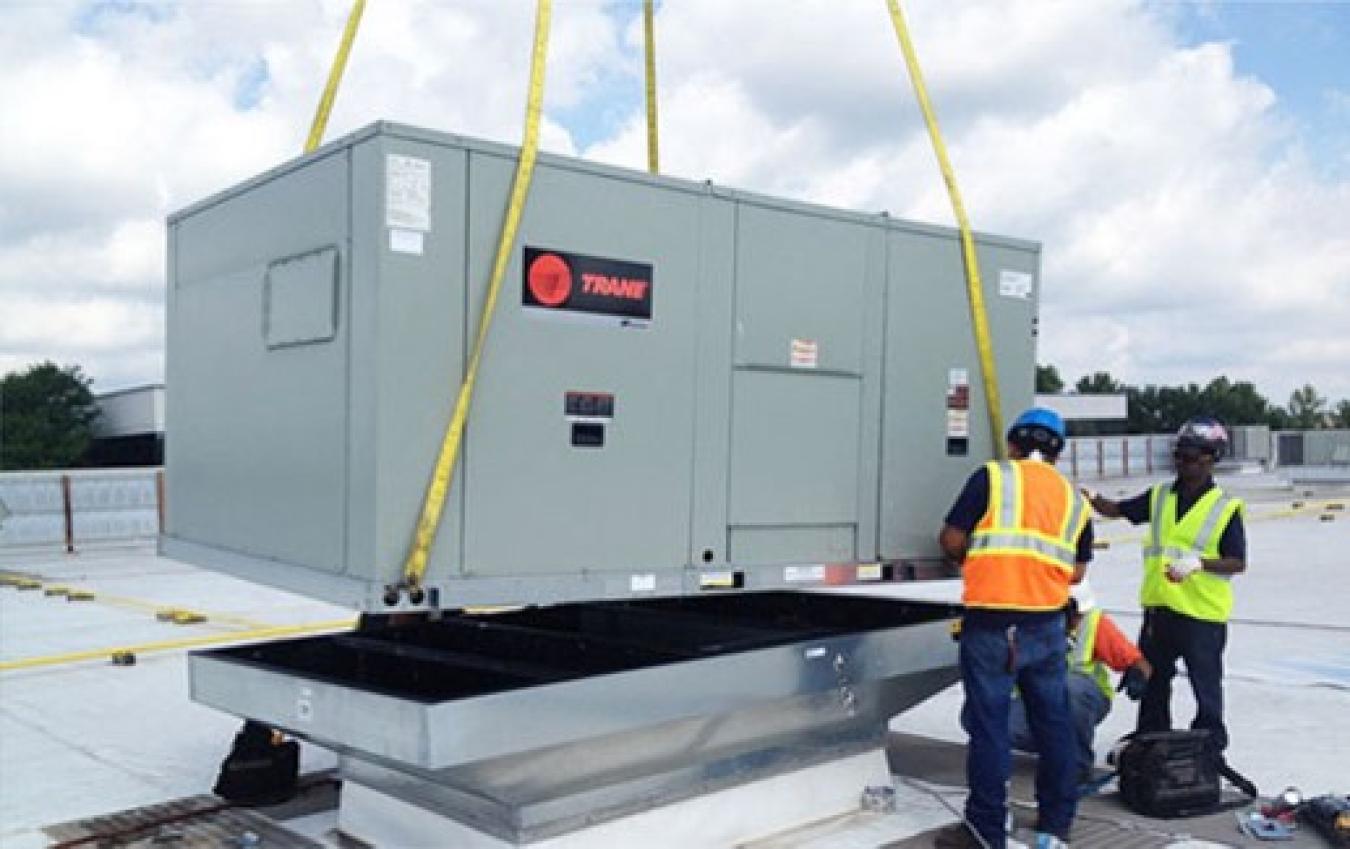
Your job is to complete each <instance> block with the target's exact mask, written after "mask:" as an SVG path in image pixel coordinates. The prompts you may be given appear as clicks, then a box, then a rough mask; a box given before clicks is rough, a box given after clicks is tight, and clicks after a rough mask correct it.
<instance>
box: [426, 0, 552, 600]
mask: <svg viewBox="0 0 1350 849" xmlns="http://www.w3.org/2000/svg"><path fill="white" fill-rule="evenodd" d="M549 16H550V3H549V0H539V10H538V13H537V16H536V18H535V30H534V56H533V58H532V59H531V65H530V90H529V99H528V103H527V105H526V108H525V141H524V144H522V145H521V148H520V161H519V163H518V164H517V166H516V179H515V184H514V185H513V186H512V188H511V202H510V206H509V207H508V208H507V211H506V219H505V221H503V223H502V233H501V239H500V240H499V241H498V243H497V259H496V261H495V262H494V263H493V266H492V278H491V280H490V282H489V283H488V292H487V299H486V300H485V301H484V302H483V314H482V316H481V317H480V318H479V321H478V336H477V338H476V339H475V340H474V345H473V354H472V355H471V356H470V358H469V367H468V370H467V371H466V373H465V375H464V382H463V384H461V385H460V387H459V397H458V399H457V400H456V401H455V413H454V415H453V416H452V417H451V419H450V424H449V426H448V427H447V428H446V430H445V437H444V438H443V439H442V440H441V450H440V454H439V455H438V456H437V458H436V468H435V470H434V471H433V473H432V476H431V482H430V483H428V484H427V492H426V496H425V497H424V498H423V500H422V514H421V517H420V518H419V519H418V521H417V531H416V534H415V536H414V537H413V543H412V547H411V548H410V550H409V551H408V556H407V559H406V561H405V562H404V565H403V585H404V587H405V588H406V589H407V590H408V591H409V594H410V595H414V594H417V593H420V587H421V585H422V576H423V575H424V574H425V573H426V570H427V558H428V556H429V554H430V551H431V545H432V543H433V542H434V541H435V539H436V532H437V530H438V529H439V527H440V523H441V512H442V511H443V510H444V509H445V498H446V496H447V495H448V494H449V490H450V477H451V475H453V474H454V471H455V460H456V459H457V458H458V456H459V445H460V442H461V441H462V440H463V437H464V425H465V422H466V420H467V419H468V415H469V401H470V400H471V399H472V397H473V387H474V383H475V381H476V380H477V378H478V365H479V363H480V362H481V361H482V358H483V348H484V346H485V344H486V342H487V336H488V328H489V327H490V326H491V324H492V314H493V312H494V311H495V308H496V305H497V295H498V293H499V292H500V291H501V284H502V278H503V277H504V276H505V274H506V266H507V264H508V263H509V261H510V259H511V251H512V247H513V246H514V245H515V241H516V230H517V229H518V228H519V226H520V216H521V212H522V210H523V209H524V207H525V198H526V196H527V195H528V194H529V190H530V179H531V177H532V176H533V175H534V161H535V157H536V155H537V154H538V151H539V116H540V111H541V110H542V108H543V102H544V60H545V57H546V56H547V54H548V28H549Z"/></svg>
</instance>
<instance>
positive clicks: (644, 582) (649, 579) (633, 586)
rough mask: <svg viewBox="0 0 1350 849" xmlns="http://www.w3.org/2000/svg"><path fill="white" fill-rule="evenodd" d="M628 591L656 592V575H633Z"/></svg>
mask: <svg viewBox="0 0 1350 849" xmlns="http://www.w3.org/2000/svg"><path fill="white" fill-rule="evenodd" d="M628 591H629V592H634V593H650V592H655V591H656V576H655V575H633V576H632V577H630V578H629V579H628Z"/></svg>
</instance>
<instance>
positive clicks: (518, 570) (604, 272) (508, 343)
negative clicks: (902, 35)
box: [464, 154, 701, 591]
mask: <svg viewBox="0 0 1350 849" xmlns="http://www.w3.org/2000/svg"><path fill="white" fill-rule="evenodd" d="M514 168H515V162H514V160H509V159H506V158H503V157H497V156H491V155H484V154H473V155H471V158H470V169H469V178H470V186H469V193H470V205H471V207H470V208H471V214H470V216H469V221H470V237H469V251H470V262H469V269H470V272H469V286H470V291H471V292H473V293H474V297H472V298H471V303H472V307H471V310H470V316H471V318H470V324H471V325H472V324H473V322H474V319H473V316H476V315H477V314H478V312H479V309H480V305H481V303H482V300H483V292H484V290H485V287H486V281H487V277H488V272H489V270H490V268H491V261H492V258H493V257H494V256H495V254H496V251H497V243H498V233H499V231H498V225H499V223H500V222H501V221H502V217H503V214H504V211H505V199H506V197H507V194H508V190H509V187H510V185H511V180H512V177H513V174H514ZM700 210H701V195H699V194H697V193H694V192H689V191H684V190H672V189H667V188H665V187H662V186H659V185H657V184H655V183H654V182H652V181H650V180H646V179H643V178H641V177H629V176H619V175H615V176H607V175H597V174H595V173H594V172H589V173H588V172H586V171H582V170H573V169H570V168H567V167H563V166H559V165H555V164H547V163H544V162H541V164H540V167H539V168H538V169H537V170H536V172H535V176H534V184H533V186H532V188H531V192H530V198H529V203H528V204H527V205H526V208H525V210H524V216H523V219H522V221H521V227H520V233H519V237H518V238H517V241H516V246H515V247H514V249H513V250H512V253H511V259H510V263H509V264H508V267H507V269H506V276H505V280H504V283H503V286H502V290H501V300H500V301H499V303H498V305H497V311H496V316H495V319H494V323H493V326H492V334H491V337H490V339H489V342H488V346H487V349H486V352H485V355H484V360H483V366H482V373H481V375H480V377H479V381H478V390H477V394H476V396H475V400H474V412H473V414H472V415H471V416H470V419H469V429H468V441H467V444H466V452H467V453H466V456H465V473H466V500H465V528H466V531H465V560H464V569H465V574H466V575H468V576H472V577H482V576H488V577H504V576H513V575H535V574H538V575H544V574H549V575H551V576H554V577H556V576H580V575H583V574H592V575H593V574H594V573H597V572H599V573H615V572H623V573H627V572H629V571H632V570H640V571H642V572H644V573H647V574H653V575H662V576H665V577H661V578H657V579H656V580H657V581H660V582H663V583H661V584H660V586H659V587H658V586H655V585H652V584H642V585H641V586H644V587H646V588H648V589H659V590H662V591H664V590H672V589H675V588H677V586H678V584H677V581H678V577H679V575H680V574H681V571H682V568H683V566H684V565H685V563H686V557H687V549H688V543H689V537H690V488H691V485H692V468H693V418H694V411H693V407H694V363H695V353H694V345H695V340H696V335H695V328H694V324H695V319H696V315H697V313H696V297H697V291H698V286H699V273H700V267H701V266H700V256H699V239H698V234H699V232H700V226H701V221H700ZM527 251H539V252H543V253H546V254H548V255H549V256H550V257H552V259H549V260H547V261H543V262H542V264H541V265H540V266H539V269H540V273H541V274H543V275H544V278H546V279H547V281H549V282H548V283H547V284H546V285H544V287H543V288H541V289H540V290H539V293H538V294H539V295H540V297H542V298H544V299H546V300H550V301H551V300H554V298H555V296H557V297H562V296H564V294H565V295H566V297H567V298H568V299H569V300H565V301H562V302H559V303H557V304H555V305H551V306H550V305H543V304H535V305H530V304H527V303H526V297H525V294H526V291H527V287H526V285H525V279H526V277H525V275H526V266H525V261H524V256H525V254H526V252H527ZM564 266H566V267H567V268H568V269H569V271H568V275H570V286H571V288H570V289H567V288H566V286H564V285H563V283H562V282H560V281H561V280H562V278H561V277H559V276H558V273H557V272H558V269H560V268H562V267H564ZM550 269H552V270H551V271H550ZM544 278H541V279H544ZM600 278H603V279H600ZM588 280H589V281H590V282H588ZM597 280H599V282H596V281H597ZM554 284H557V286H556V288H554ZM594 287H599V288H600V289H603V290H604V291H606V292H608V294H607V295H603V296H602V295H600V294H597V292H596V291H592V288H594ZM530 291H532V292H533V291H534V290H533V289H530ZM581 292H590V293H591V294H592V295H595V297H594V298H591V299H590V300H589V301H586V302H585V303H586V304H589V308H588V309H582V308H581V307H582V306H583V304H582V302H581V301H574V300H572V299H573V298H575V297H576V296H577V295H578V293H581ZM643 298H646V299H647V304H648V307H649V315H648V317H646V318H643V309H642V308H641V304H640V303H638V301H641V300H642V299H643ZM583 300H584V299H583ZM630 309H631V310H632V311H631V312H623V311H625V310H630ZM620 312H623V314H622V315H620V314H619V313H620Z"/></svg>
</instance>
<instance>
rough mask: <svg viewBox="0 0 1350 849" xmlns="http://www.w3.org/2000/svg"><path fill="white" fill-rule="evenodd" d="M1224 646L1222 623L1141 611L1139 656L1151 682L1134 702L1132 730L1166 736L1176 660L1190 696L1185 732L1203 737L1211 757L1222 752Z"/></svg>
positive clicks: (1161, 611) (1154, 610) (1225, 742)
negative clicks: (1136, 718) (1205, 735)
mask: <svg viewBox="0 0 1350 849" xmlns="http://www.w3.org/2000/svg"><path fill="white" fill-rule="evenodd" d="M1227 643H1228V625H1227V624H1226V623H1224V622H1206V621H1204V620H1202V619H1194V618H1192V617H1190V616H1184V615H1182V614H1180V613H1174V612H1173V611H1171V610H1167V609H1165V608H1152V609H1149V610H1146V611H1144V624H1143V627H1142V628H1141V629H1140V631H1139V650H1140V651H1141V652H1143V653H1144V657H1146V658H1148V662H1149V663H1151V664H1152V665H1153V676H1152V677H1151V678H1149V679H1148V688H1147V689H1146V690H1144V698H1143V699H1141V700H1140V702H1139V722H1138V725H1137V727H1136V730H1138V731H1170V730H1172V679H1173V678H1175V677H1176V674H1177V661H1178V660H1181V661H1183V662H1184V663H1185V664H1186V675H1187V676H1188V677H1189V678H1190V679H1191V690H1192V692H1194V693H1195V719H1194V720H1193V721H1192V722H1191V728H1204V729H1207V730H1208V731H1209V745H1210V748H1211V751H1213V752H1214V753H1215V754H1218V753H1221V752H1223V750H1224V749H1226V748H1228V729H1227V728H1226V727H1225V726H1224V722H1223V650H1224V646H1225V645H1227Z"/></svg>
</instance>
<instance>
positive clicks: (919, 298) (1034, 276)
mask: <svg viewBox="0 0 1350 849" xmlns="http://www.w3.org/2000/svg"><path fill="white" fill-rule="evenodd" d="M977 256H978V262H979V264H980V270H981V277H982V278H983V280H984V283H985V286H984V292H985V298H984V300H985V307H986V312H987V314H988V322H989V328H990V334H991V342H992V349H993V353H994V359H995V367H996V369H997V371H998V379H999V394H1000V396H1001V400H1002V415H1003V420H1004V422H1005V423H1007V422H1009V421H1011V418H1010V417H1011V416H1015V415H1016V414H1017V413H1018V412H1020V411H1021V410H1022V409H1024V408H1025V407H1026V406H1027V405H1029V404H1030V403H1031V400H1032V397H1033V393H1032V391H1031V390H1032V388H1033V386H1032V381H1033V380H1034V371H1035V352H1034V332H1035V313H1036V306H1035V305H1036V301H1035V291H1034V290H1035V288H1036V287H1038V286H1039V264H1038V263H1039V254H1038V252H1037V251H1036V250H1035V249H1033V248H1031V247H1029V246H1027V247H1019V246H1015V245H1013V244H1011V243H990V242H989V241H985V240H982V241H980V242H979V243H978V244H977ZM888 267H889V273H888V279H889V290H888V294H887V310H886V321H887V326H886V355H885V357H886V359H885V368H886V374H885V381H884V396H883V402H882V403H883V410H882V463H881V467H882V481H881V515H880V520H879V524H880V528H881V556H882V557H884V558H888V559H893V558H894V559H898V558H936V557H938V556H939V553H938V550H937V534H938V531H939V529H940V526H941V520H942V517H943V516H944V515H945V514H946V511H947V509H948V507H949V506H950V505H951V502H952V501H953V500H954V499H955V497H956V495H957V493H958V492H959V490H960V487H961V485H962V483H963V482H964V481H965V479H966V477H967V476H968V475H969V474H970V472H971V471H973V470H974V469H975V468H976V467H978V466H979V465H980V464H982V463H984V462H987V461H988V460H990V459H993V457H994V456H995V450H996V448H995V438H997V440H998V441H999V442H1001V441H1002V438H1003V437H1002V435H1001V434H999V435H998V436H997V437H994V436H992V435H991V433H990V427H989V416H988V413H987V406H986V402H985V397H986V396H985V390H984V382H983V378H982V373H981V370H980V361H979V356H978V354H977V350H976V344H975V332H974V330H973V327H972V322H971V318H970V307H969V302H968V299H967V289H966V280H965V270H964V264H963V261H962V257H961V247H960V243H959V241H958V239H957V238H956V235H955V234H951V235H945V234H944V235H939V234H934V233H930V232H925V231H919V230H914V231H909V230H903V229H902V230H897V231H895V232H893V233H892V235H891V237H890V247H889V251H888ZM1005 271H1007V272H1010V273H1011V274H1012V278H1005V275H1003V272H1005ZM1001 278H1004V279H1015V280H1016V281H1017V282H1018V283H1019V285H1020V284H1022V283H1026V282H1028V281H1030V282H1031V284H1032V291H1031V292H1029V293H1028V294H1027V296H1026V297H1022V296H1020V295H1017V296H1014V295H1009V294H1000V290H999V281H1000V279H1001ZM940 328H949V329H954V330H952V331H949V332H940V331H939V330H938V329H940Z"/></svg>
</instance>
